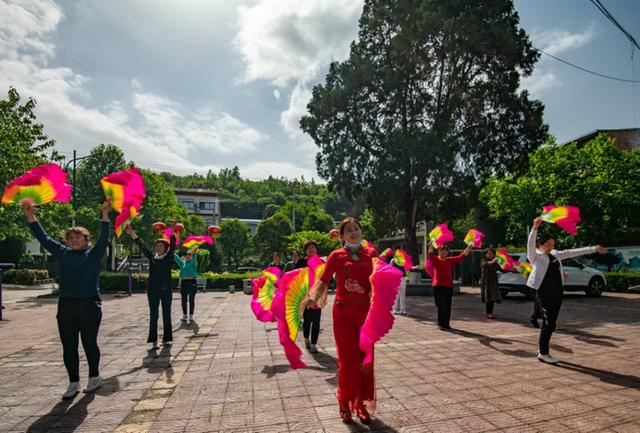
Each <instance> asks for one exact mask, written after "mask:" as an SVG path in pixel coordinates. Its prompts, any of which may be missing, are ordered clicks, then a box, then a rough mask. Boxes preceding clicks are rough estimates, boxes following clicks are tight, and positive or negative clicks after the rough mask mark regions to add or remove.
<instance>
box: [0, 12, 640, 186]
mask: <svg viewBox="0 0 640 433" xmlns="http://www.w3.org/2000/svg"><path fill="white" fill-rule="evenodd" d="M604 3H605V5H606V6H607V7H608V8H609V9H610V10H611V12H612V13H613V14H614V15H615V16H616V17H617V18H618V19H619V20H620V21H621V23H622V24H623V25H624V26H625V27H626V28H627V30H628V31H630V32H631V33H632V34H634V35H635V36H636V38H639V39H640V2H637V1H634V0H605V1H604ZM515 7H516V9H517V10H518V12H519V14H520V17H521V25H522V26H523V28H524V29H525V30H526V31H527V32H528V33H529V35H530V36H531V38H532V40H533V41H534V44H535V45H536V46H538V47H539V48H541V49H544V50H546V51H549V52H551V53H553V54H555V55H557V56H558V57H562V58H564V59H566V60H568V61H571V62H574V63H576V64H579V65H581V66H583V67H586V68H589V69H593V70H595V71H598V72H601V73H604V74H609V75H614V76H618V77H623V78H628V79H630V78H632V68H631V65H632V64H631V49H630V44H629V42H628V41H627V40H626V39H625V38H624V36H623V35H622V33H621V32H620V31H619V30H617V29H616V28H615V27H614V26H613V25H612V24H611V23H609V22H608V21H607V20H606V19H605V17H604V16H603V15H602V14H600V12H599V11H598V10H597V9H596V8H595V7H594V6H593V5H592V4H591V3H590V2H589V1H588V0H563V1H552V0H516V1H515ZM361 8H362V2H361V0H317V1H315V0H250V1H249V0H247V1H244V0H238V1H231V0H184V1H178V0H171V1H169V0H166V1H156V0H126V1H125V0H110V1H99V0H57V1H54V0H0V89H4V90H3V92H4V91H6V89H8V87H9V86H10V85H13V86H15V87H16V88H17V89H18V91H19V92H20V94H21V95H23V96H25V97H27V96H33V97H35V98H36V100H37V101H38V108H37V113H38V118H39V120H40V121H41V122H43V123H44V124H45V126H46V131H47V133H48V134H49V136H51V137H53V138H55V139H56V140H57V141H58V147H59V148H60V149H61V150H62V151H63V152H65V153H66V154H70V152H71V151H72V150H73V149H77V150H78V152H79V154H81V155H82V154H86V153H87V152H88V151H89V150H90V149H91V147H93V146H95V145H96V144H98V143H101V142H108V143H114V144H117V145H119V146H120V147H122V148H123V149H124V150H125V153H126V155H127V158H129V159H131V160H133V161H135V162H136V163H137V164H138V165H140V166H142V167H147V168H152V169H156V170H168V171H173V172H175V173H178V174H186V173H191V172H194V171H198V172H206V171H207V170H208V169H213V170H219V169H220V168H222V167H232V166H234V165H237V166H239V167H240V172H241V173H242V175H243V176H247V177H251V178H263V177H267V176H269V175H273V176H278V177H279V176H285V177H299V176H300V175H304V176H305V178H306V179H309V178H311V177H315V178H316V180H317V179H318V176H317V175H316V173H315V162H314V160H315V153H316V148H315V146H314V144H313V143H312V142H311V141H310V139H309V138H308V137H306V136H304V135H302V134H301V132H300V131H299V129H298V119H299V118H300V116H301V115H302V114H303V113H304V109H305V105H306V103H307V102H308V99H309V97H310V89H311V88H312V87H313V85H314V84H316V83H319V82H322V80H323V77H324V74H325V73H326V66H327V65H328V63H329V62H330V61H332V60H342V59H344V58H346V56H347V55H348V50H349V44H350V42H351V41H352V40H353V39H354V38H355V36H356V34H357V20H358V17H359V15H360V12H361ZM634 54H635V70H636V80H640V60H638V57H640V52H638V51H637V50H636V51H635V52H634ZM523 86H524V87H526V88H528V89H529V90H530V91H531V92H532V94H533V95H534V96H535V97H536V98H539V99H541V100H542V101H543V102H544V103H545V105H546V113H545V120H546V122H547V123H548V124H549V126H550V131H551V132H552V133H553V134H555V135H556V136H557V137H558V139H559V140H560V141H564V140H567V139H570V138H573V137H576V136H578V135H580V134H582V133H585V132H588V131H591V130H593V129H597V128H624V127H634V126H635V127H637V126H640V124H639V119H640V84H638V85H636V86H637V89H636V90H635V95H634V88H633V85H631V84H624V83H618V82H614V81H610V80H605V79H601V78H597V77H593V76H590V75H588V74H585V73H584V72H580V71H576V70H573V69H571V68H569V67H568V66H565V65H563V64H561V63H558V62H557V61H555V60H552V59H549V58H545V56H543V57H542V58H541V60H540V62H539V63H538V64H537V66H536V70H535V73H534V75H533V76H532V77H529V78H527V79H526V80H525V81H524V82H523ZM634 96H635V102H636V115H635V118H634V103H633V101H634Z"/></svg>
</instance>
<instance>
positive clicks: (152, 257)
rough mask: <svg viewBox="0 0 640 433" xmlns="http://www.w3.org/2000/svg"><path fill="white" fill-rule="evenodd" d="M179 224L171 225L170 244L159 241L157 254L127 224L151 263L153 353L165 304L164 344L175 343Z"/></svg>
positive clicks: (150, 334) (150, 303)
mask: <svg viewBox="0 0 640 433" xmlns="http://www.w3.org/2000/svg"><path fill="white" fill-rule="evenodd" d="M175 224H176V223H175V222H173V223H171V238H170V241H169V242H167V241H166V240H165V239H162V238H160V239H157V240H156V242H155V244H154V251H151V250H150V249H149V248H148V247H147V245H146V244H145V243H144V242H143V241H142V239H140V238H139V237H138V235H136V232H134V231H133V228H131V225H130V224H127V233H128V234H129V236H131V239H133V241H134V242H135V243H136V244H137V245H138V246H139V247H140V250H141V251H142V254H144V255H145V257H146V258H147V259H149V289H148V290H147V299H148V300H149V313H150V320H149V337H148V338H147V343H151V345H152V346H151V349H157V348H158V307H159V304H162V329H163V335H162V342H163V344H166V345H169V344H171V343H172V342H173V329H172V325H171V298H172V296H173V294H172V291H171V289H172V287H171V266H172V265H173V254H174V252H175V249H176V236H175Z"/></svg>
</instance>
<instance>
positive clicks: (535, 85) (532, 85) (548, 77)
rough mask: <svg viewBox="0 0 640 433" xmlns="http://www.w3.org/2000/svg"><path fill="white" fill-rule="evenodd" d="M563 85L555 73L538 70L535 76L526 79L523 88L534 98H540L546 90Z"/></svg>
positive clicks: (534, 73)
mask: <svg viewBox="0 0 640 433" xmlns="http://www.w3.org/2000/svg"><path fill="white" fill-rule="evenodd" d="M560 85H561V82H560V79H559V78H558V77H557V76H556V74H554V73H553V72H545V71H544V70H542V69H536V70H534V71H533V74H531V75H529V76H528V77H524V78H523V79H522V82H521V87H522V88H525V89H527V90H528V91H529V93H531V95H533V96H537V97H540V96H541V95H542V94H543V93H544V92H545V91H546V90H549V89H552V88H554V87H559V86H560Z"/></svg>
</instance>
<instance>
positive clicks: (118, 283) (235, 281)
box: [100, 270, 260, 293]
mask: <svg viewBox="0 0 640 433" xmlns="http://www.w3.org/2000/svg"><path fill="white" fill-rule="evenodd" d="M259 275H260V272H257V273H256V272H253V273H244V274H216V273H213V272H207V273H204V274H200V275H198V278H206V279H207V280H208V281H207V290H219V291H226V290H227V289H228V288H229V286H230V285H235V286H236V289H237V290H238V289H239V290H242V280H244V279H248V278H256V277H258V276H259ZM171 277H172V282H173V284H172V285H173V287H174V288H176V287H178V272H177V271H175V270H174V271H172V273H171ZM132 283H133V284H132V289H133V291H135V292H145V291H147V290H148V288H149V275H148V274H146V273H140V274H133V282H132ZM127 290H129V275H128V274H127V273H124V272H123V273H120V272H102V273H100V292H102V293H110V292H122V291H127Z"/></svg>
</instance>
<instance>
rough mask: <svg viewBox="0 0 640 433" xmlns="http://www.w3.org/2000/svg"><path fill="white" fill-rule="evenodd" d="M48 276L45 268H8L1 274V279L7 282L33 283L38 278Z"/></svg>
mask: <svg viewBox="0 0 640 433" xmlns="http://www.w3.org/2000/svg"><path fill="white" fill-rule="evenodd" d="M47 278H49V271H47V270H46V269H9V270H8V271H6V272H5V273H4V274H2V281H3V282H4V283H7V284H26V285H30V284H35V283H36V282H37V281H39V280H46V279H47Z"/></svg>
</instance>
